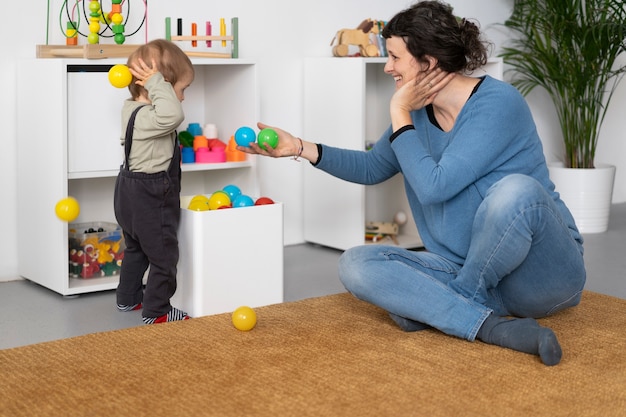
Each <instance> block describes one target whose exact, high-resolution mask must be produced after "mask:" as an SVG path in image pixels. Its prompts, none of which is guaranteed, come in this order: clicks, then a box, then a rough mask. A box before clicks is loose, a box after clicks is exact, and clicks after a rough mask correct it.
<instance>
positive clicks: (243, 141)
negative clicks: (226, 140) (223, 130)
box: [235, 126, 256, 146]
mask: <svg viewBox="0 0 626 417" xmlns="http://www.w3.org/2000/svg"><path fill="white" fill-rule="evenodd" d="M254 141H256V133H254V130H252V128H250V127H248V126H243V127H240V128H239V129H237V131H236V132H235V142H237V145H239V146H250V144H251V143H254Z"/></svg>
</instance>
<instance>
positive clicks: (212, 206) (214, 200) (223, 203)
mask: <svg viewBox="0 0 626 417" xmlns="http://www.w3.org/2000/svg"><path fill="white" fill-rule="evenodd" d="M222 207H230V197H229V196H228V194H226V193H225V192H224V191H216V192H214V193H213V194H211V197H209V210H217V209H219V208H222Z"/></svg>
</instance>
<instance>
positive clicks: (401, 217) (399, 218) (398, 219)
mask: <svg viewBox="0 0 626 417" xmlns="http://www.w3.org/2000/svg"><path fill="white" fill-rule="evenodd" d="M406 220H407V218H406V213H405V212H403V211H399V212H397V213H396V215H395V216H393V221H394V222H395V223H397V224H398V225H400V226H402V225H403V224H404V223H406Z"/></svg>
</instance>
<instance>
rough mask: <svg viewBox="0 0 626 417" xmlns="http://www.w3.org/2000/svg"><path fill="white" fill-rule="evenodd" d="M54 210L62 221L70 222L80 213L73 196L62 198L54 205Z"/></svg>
mask: <svg viewBox="0 0 626 417" xmlns="http://www.w3.org/2000/svg"><path fill="white" fill-rule="evenodd" d="M54 212H55V213H56V215H57V217H58V218H59V219H61V220H63V221H64V222H72V221H74V220H76V218H77V217H78V215H79V214H80V205H79V204H78V201H76V199H75V198H74V197H66V198H62V199H61V200H59V201H58V203H57V204H56V206H55V207H54Z"/></svg>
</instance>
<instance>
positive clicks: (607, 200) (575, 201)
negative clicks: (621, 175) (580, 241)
mask: <svg viewBox="0 0 626 417" xmlns="http://www.w3.org/2000/svg"><path fill="white" fill-rule="evenodd" d="M548 169H549V171H550V179H551V180H552V182H553V183H554V185H555V187H556V191H557V192H558V193H559V194H560V195H561V199H562V200H563V201H564V202H565V204H566V205H567V207H568V208H569V210H570V211H571V212H572V216H574V220H575V221H576V226H577V227H578V230H579V231H580V232H581V233H602V232H606V230H607V229H608V224H609V213H610V211H611V201H612V199H613V183H614V180H615V166H614V165H607V164H596V168H593V169H585V168H565V167H563V164H551V165H548Z"/></svg>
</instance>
